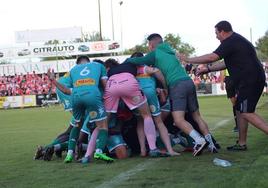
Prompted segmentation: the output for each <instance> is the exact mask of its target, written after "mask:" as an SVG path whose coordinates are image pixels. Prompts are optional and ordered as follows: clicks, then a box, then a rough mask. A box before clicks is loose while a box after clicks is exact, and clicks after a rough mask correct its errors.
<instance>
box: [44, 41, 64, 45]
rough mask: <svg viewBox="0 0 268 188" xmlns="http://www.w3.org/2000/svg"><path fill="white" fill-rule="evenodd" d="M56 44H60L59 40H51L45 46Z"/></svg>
mask: <svg viewBox="0 0 268 188" xmlns="http://www.w3.org/2000/svg"><path fill="white" fill-rule="evenodd" d="M56 44H60V41H59V40H49V41H47V42H45V45H56Z"/></svg>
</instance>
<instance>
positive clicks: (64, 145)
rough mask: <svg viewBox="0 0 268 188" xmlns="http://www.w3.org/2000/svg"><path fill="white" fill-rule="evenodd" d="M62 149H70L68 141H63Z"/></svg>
mask: <svg viewBox="0 0 268 188" xmlns="http://www.w3.org/2000/svg"><path fill="white" fill-rule="evenodd" d="M60 149H61V150H67V149H68V141H66V142H63V143H61V144H60Z"/></svg>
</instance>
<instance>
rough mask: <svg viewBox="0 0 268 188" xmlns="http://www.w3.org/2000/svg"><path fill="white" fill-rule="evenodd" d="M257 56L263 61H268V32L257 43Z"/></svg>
mask: <svg viewBox="0 0 268 188" xmlns="http://www.w3.org/2000/svg"><path fill="white" fill-rule="evenodd" d="M256 46H257V47H256V48H257V54H258V57H259V58H260V59H261V60H262V61H268V31H266V32H265V35H264V36H263V37H261V38H259V40H258V41H257V42H256Z"/></svg>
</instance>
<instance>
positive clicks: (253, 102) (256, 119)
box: [227, 83, 268, 150]
mask: <svg viewBox="0 0 268 188" xmlns="http://www.w3.org/2000/svg"><path fill="white" fill-rule="evenodd" d="M263 87H264V83H256V84H254V85H253V84H252V85H247V86H245V87H240V88H239V91H238V96H237V103H236V109H237V110H238V111H240V113H239V116H238V117H239V118H238V119H239V122H238V124H239V141H238V143H237V144H236V145H234V146H230V147H227V149H228V150H246V149H247V147H246V138H247V122H249V123H250V124H252V125H253V126H255V127H256V128H258V129H260V130H262V131H263V132H264V133H266V134H268V124H267V122H265V120H264V119H263V118H261V117H260V116H259V115H258V114H256V113H255V109H256V106H257V103H258V101H259V98H260V97H261V94H262V91H263Z"/></svg>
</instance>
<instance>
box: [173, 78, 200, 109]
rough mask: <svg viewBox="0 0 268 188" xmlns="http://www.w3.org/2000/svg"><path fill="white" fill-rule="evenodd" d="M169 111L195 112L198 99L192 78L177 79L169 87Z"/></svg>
mask: <svg viewBox="0 0 268 188" xmlns="http://www.w3.org/2000/svg"><path fill="white" fill-rule="evenodd" d="M169 97H170V106H171V111H172V112H173V111H184V112H186V111H188V112H195V111H196V110H198V108H199V106H198V101H197V96H196V90H195V85H194V83H193V81H192V80H183V81H178V82H177V83H176V84H174V85H173V86H170V87H169Z"/></svg>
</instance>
